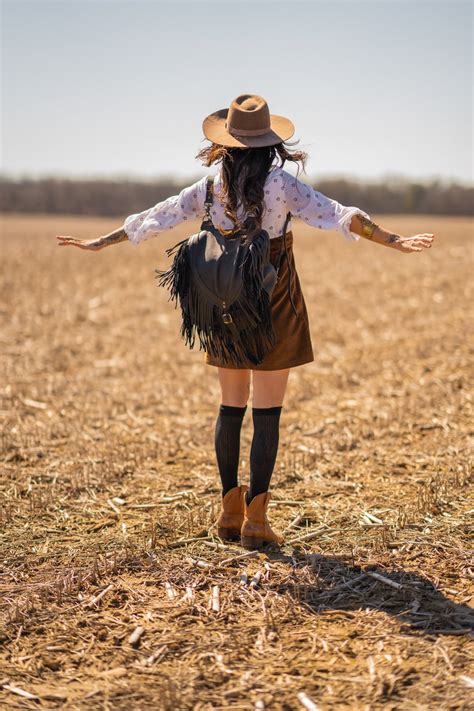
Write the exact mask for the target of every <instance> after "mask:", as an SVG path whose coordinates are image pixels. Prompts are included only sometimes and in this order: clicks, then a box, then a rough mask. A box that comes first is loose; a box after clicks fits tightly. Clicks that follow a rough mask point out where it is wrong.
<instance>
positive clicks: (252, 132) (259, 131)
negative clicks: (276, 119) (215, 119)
mask: <svg viewBox="0 0 474 711" xmlns="http://www.w3.org/2000/svg"><path fill="white" fill-rule="evenodd" d="M225 127H226V129H227V130H228V131H229V133H231V134H232V135H233V136H263V134H264V133H268V132H269V131H271V127H270V126H267V127H266V128H233V127H232V126H228V125H227V121H226V122H225Z"/></svg>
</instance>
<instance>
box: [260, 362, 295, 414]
mask: <svg viewBox="0 0 474 711" xmlns="http://www.w3.org/2000/svg"><path fill="white" fill-rule="evenodd" d="M252 374H253V375H252V378H253V383H252V384H253V394H252V405H253V407H276V406H278V405H283V400H284V397H285V392H286V386H287V384H288V377H289V375H290V368H285V369H284V370H253V371H252Z"/></svg>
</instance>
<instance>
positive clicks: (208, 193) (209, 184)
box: [203, 175, 214, 224]
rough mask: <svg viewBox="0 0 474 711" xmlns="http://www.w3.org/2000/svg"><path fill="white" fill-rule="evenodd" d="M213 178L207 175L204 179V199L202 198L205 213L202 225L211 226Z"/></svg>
mask: <svg viewBox="0 0 474 711" xmlns="http://www.w3.org/2000/svg"><path fill="white" fill-rule="evenodd" d="M213 188H214V178H213V177H212V175H208V176H207V178H206V197H205V198H204V207H205V208H206V211H205V213H204V218H203V223H205V222H210V223H211V224H212V217H211V205H212V202H213V200H214V190H213Z"/></svg>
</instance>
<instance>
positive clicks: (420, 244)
mask: <svg viewBox="0 0 474 711" xmlns="http://www.w3.org/2000/svg"><path fill="white" fill-rule="evenodd" d="M433 240H434V235H433V234H431V233H429V232H424V233H423V234H421V235H415V236H414V237H400V236H399V235H397V239H395V240H393V241H392V242H389V244H390V246H391V247H393V248H394V249H398V251H399V252H421V251H422V250H423V249H425V248H427V247H431V245H432V242H433Z"/></svg>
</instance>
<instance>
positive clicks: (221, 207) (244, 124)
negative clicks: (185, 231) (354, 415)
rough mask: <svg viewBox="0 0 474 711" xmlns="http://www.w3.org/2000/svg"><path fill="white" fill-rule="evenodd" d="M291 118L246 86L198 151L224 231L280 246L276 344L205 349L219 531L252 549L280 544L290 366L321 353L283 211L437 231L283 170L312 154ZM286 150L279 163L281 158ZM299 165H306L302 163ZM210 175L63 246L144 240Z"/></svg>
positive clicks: (378, 237) (349, 228) (213, 120)
mask: <svg viewBox="0 0 474 711" xmlns="http://www.w3.org/2000/svg"><path fill="white" fill-rule="evenodd" d="M294 130H295V129H294V126H293V123H292V122H291V121H290V120H289V119H287V118H285V117H283V116H277V115H274V114H270V111H269V108H268V104H267V102H266V101H265V99H263V98H262V97H261V96H258V95H255V94H241V95H240V96H238V97H236V98H235V99H234V100H233V101H232V102H231V104H230V107H229V108H228V109H227V108H225V109H221V110H219V111H216V112H214V113H212V114H210V115H209V116H208V117H207V118H206V119H205V120H204V122H203V132H204V135H205V136H206V138H207V139H209V141H210V142H211V145H210V146H209V147H207V148H204V149H202V150H201V151H200V152H199V153H198V155H197V157H198V158H200V159H201V160H203V161H204V164H205V165H206V166H211V165H213V164H214V163H220V164H221V170H220V172H219V173H218V174H217V175H216V176H215V178H214V190H213V192H214V200H213V205H212V209H211V217H212V221H213V223H214V225H215V226H216V227H217V228H218V229H219V230H220V231H221V232H222V233H223V234H232V233H233V232H234V231H238V230H241V229H243V230H245V231H246V232H247V233H248V234H249V235H253V234H257V233H258V232H259V231H260V230H261V229H264V230H266V231H267V232H268V234H269V236H270V247H271V249H270V258H271V261H272V262H273V264H276V262H277V260H278V258H279V256H280V254H281V251H282V249H283V247H285V255H286V259H283V260H282V263H281V267H280V271H279V278H278V281H277V284H276V286H275V288H274V291H273V293H272V297H271V309H272V321H273V325H274V329H275V334H276V345H275V347H274V348H273V349H272V350H271V351H270V352H269V353H268V354H267V356H265V358H264V359H263V360H262V361H261V362H260V363H259V365H254V364H252V363H248V364H244V365H243V366H239V367H235V366H234V365H232V364H229V363H224V362H220V361H219V360H218V359H217V358H215V357H212V356H211V355H210V354H208V353H206V354H205V362H206V363H207V364H209V365H213V366H215V367H217V368H218V376H219V382H220V386H221V393H222V397H221V401H222V402H221V404H220V408H219V413H218V417H217V421H216V426H215V450H216V458H217V463H218V468H219V473H220V478H221V483H222V508H221V512H220V515H219V518H218V521H217V529H218V533H219V535H220V536H221V537H222V538H225V539H235V538H240V539H241V542H242V545H243V546H245V547H246V548H260V547H262V546H263V545H266V544H268V543H275V544H277V545H278V544H280V543H282V542H283V537H282V536H281V535H279V534H277V533H275V532H274V531H273V530H272V528H271V526H270V523H269V521H268V518H267V514H266V511H267V507H268V502H269V499H270V492H269V485H270V479H271V476H272V473H273V469H274V466H275V461H276V456H277V450H278V440H279V423H280V415H281V410H282V406H283V400H284V396H285V390H286V386H287V382H288V377H289V373H290V369H291V368H294V367H297V366H299V365H303V364H304V363H309V362H311V361H312V360H314V355H313V349H312V344H311V337H310V331H309V322H308V314H307V311H306V305H305V301H304V297H303V293H302V291H301V286H300V282H299V279H298V274H297V272H296V267H295V260H294V255H293V248H292V246H293V235H292V232H291V230H290V231H287V232H286V236H284V234H283V232H284V227H285V217H286V215H287V212H289V211H290V212H291V213H292V215H293V216H294V217H297V218H300V219H301V220H302V221H303V222H306V224H308V225H311V226H313V227H315V228H317V229H326V230H327V229H334V230H337V231H339V232H340V233H341V234H342V235H343V236H344V237H345V238H346V239H348V240H352V241H357V240H358V239H359V238H360V237H365V238H367V239H370V240H372V241H373V242H377V243H378V244H381V245H385V246H387V247H391V248H392V249H397V250H399V251H401V252H420V251H421V250H422V249H423V248H425V247H431V244H432V241H433V237H434V235H432V234H419V235H415V236H414V237H401V236H400V235H397V234H393V233H392V232H389V231H388V230H385V229H384V228H383V227H380V226H379V225H376V224H375V223H374V222H372V220H371V219H370V217H369V215H368V214H367V213H366V212H364V211H363V210H361V209H360V208H358V207H346V206H344V205H341V204H340V203H338V202H336V201H335V200H332V199H331V198H328V197H326V196H325V195H323V194H322V193H320V192H317V191H315V190H313V188H311V187H310V186H309V185H308V184H306V183H304V182H302V181H301V180H299V179H298V178H297V177H296V178H295V177H293V176H292V175H291V174H290V173H288V172H287V171H285V170H284V169H283V166H284V164H285V162H286V161H291V162H294V163H297V164H298V163H299V164H300V165H301V166H302V167H303V170H304V167H305V161H306V158H307V154H306V153H304V152H302V151H294V152H293V151H292V150H291V149H290V146H289V144H287V141H288V139H289V138H291V136H292V135H293V133H294ZM278 159H279V161H280V162H279V163H275V160H278ZM298 172H299V166H298ZM205 193H206V176H204V177H203V178H202V179H200V180H198V181H197V182H195V183H194V184H193V185H190V186H189V187H186V188H184V189H183V190H182V191H181V192H180V193H179V194H178V195H173V196H172V197H170V198H168V199H167V200H165V201H163V202H160V203H158V204H157V205H155V206H154V207H151V208H149V209H147V210H144V211H143V212H140V213H137V214H134V215H130V216H129V217H127V218H126V220H125V222H124V224H123V226H122V227H120V228H119V229H118V230H115V231H114V232H111V233H110V234H108V235H104V236H102V237H99V238H97V239H93V240H88V241H84V240H79V239H75V238H73V237H66V236H60V235H58V236H57V237H58V240H59V244H60V245H73V246H76V247H79V248H81V249H89V250H99V249H103V248H104V247H106V246H108V245H111V244H116V243H117V242H122V241H124V240H129V241H130V242H132V243H133V244H134V245H138V244H139V243H140V242H142V241H143V240H145V239H149V238H150V237H153V236H156V235H158V234H159V233H161V232H163V231H165V230H167V229H172V228H173V227H174V226H175V225H177V224H179V223H181V222H183V221H185V220H187V219H192V218H198V217H202V216H203V214H204V200H205ZM251 373H252V383H253V395H252V419H253V426H254V431H253V439H252V444H251V451H250V488H249V487H247V486H245V485H241V486H239V485H238V465H239V450H240V431H241V426H242V420H243V417H244V415H245V412H246V409H247V401H248V398H249V393H250V378H251Z"/></svg>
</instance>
